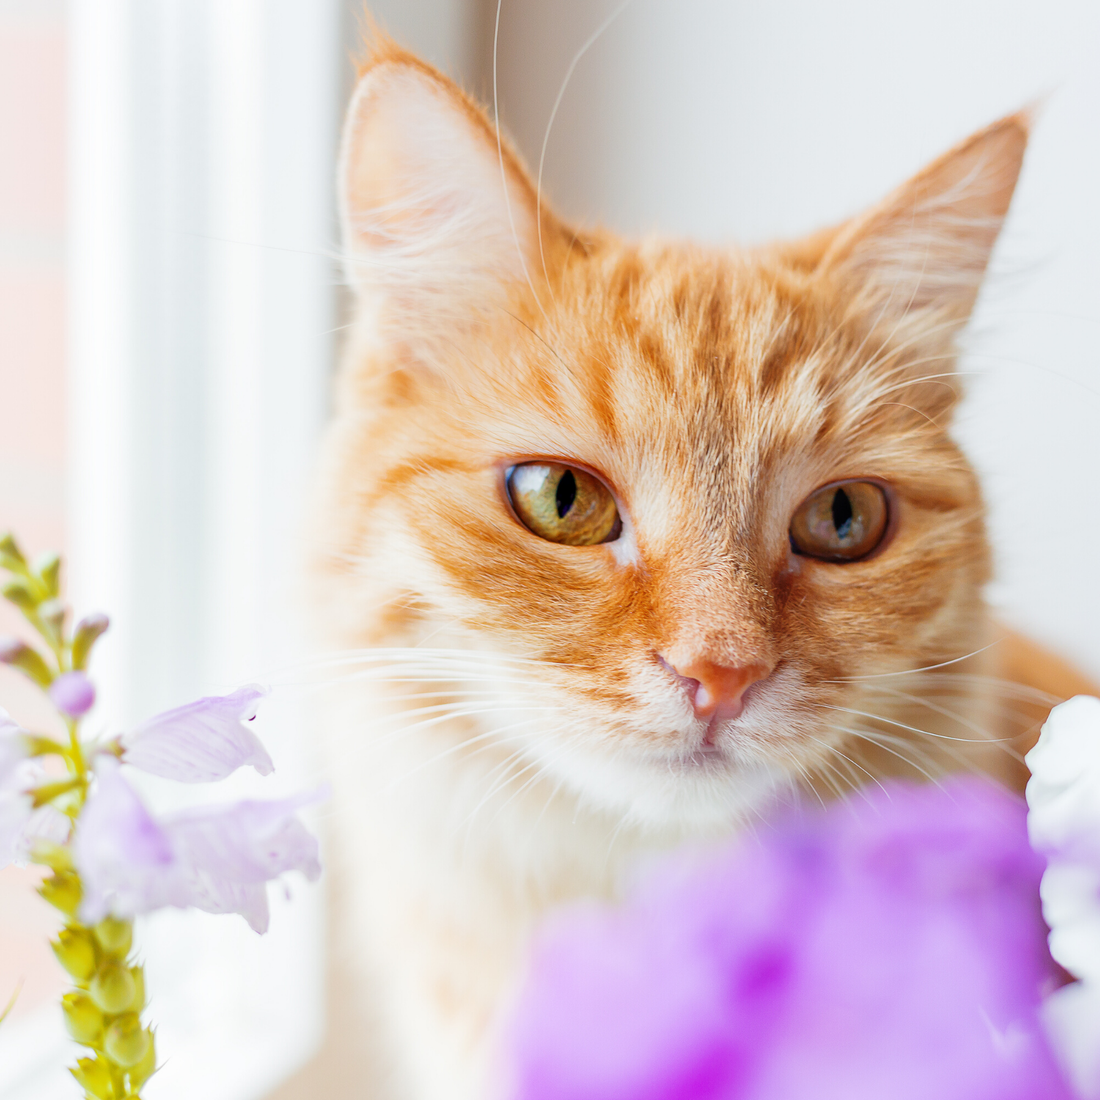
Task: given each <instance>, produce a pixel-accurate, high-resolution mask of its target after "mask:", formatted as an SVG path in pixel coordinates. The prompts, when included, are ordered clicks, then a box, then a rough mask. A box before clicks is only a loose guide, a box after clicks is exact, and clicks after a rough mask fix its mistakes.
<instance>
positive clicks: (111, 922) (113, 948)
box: [94, 917, 134, 957]
mask: <svg viewBox="0 0 1100 1100" xmlns="http://www.w3.org/2000/svg"><path fill="white" fill-rule="evenodd" d="M133 931H134V926H133V925H132V924H131V923H130V921H128V920H119V919H118V918H117V917H104V918H103V920H101V921H100V922H99V924H97V925H96V926H95V929H94V932H95V938H96V940H97V941H98V943H99V946H100V947H102V948H103V950H104V951H106V952H107V953H108V954H110V955H119V956H121V957H125V956H126V955H127V953H128V952H129V950H130V944H131V942H132V941H133V938H134V937H133Z"/></svg>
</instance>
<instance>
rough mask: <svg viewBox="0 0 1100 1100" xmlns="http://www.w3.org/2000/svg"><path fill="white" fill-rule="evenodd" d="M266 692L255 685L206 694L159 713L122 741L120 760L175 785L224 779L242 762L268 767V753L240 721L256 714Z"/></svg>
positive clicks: (267, 769)
mask: <svg viewBox="0 0 1100 1100" xmlns="http://www.w3.org/2000/svg"><path fill="white" fill-rule="evenodd" d="M266 694H267V692H266V691H265V690H264V689H263V688H260V687H256V686H255V685H249V686H248V687H242V688H238V689H237V690H236V691H235V692H233V693H232V694H231V695H212V696H208V697H207V698H204V699H197V700H195V702H193V703H188V704H187V705H186V706H182V707H177V708H176V709H175V710H168V711H165V712H164V713H163V714H158V715H156V716H155V717H153V718H150V719H149V720H148V721H146V722H143V723H142V724H141V725H140V726H138V727H137V729H135V730H133V731H132V732H131V733H129V734H128V735H127V736H126V737H125V738H124V739H123V745H124V747H125V752H124V754H123V759H124V760H125V761H126V763H127V764H133V765H134V767H135V768H140V769H141V770H142V771H144V772H150V773H151V774H153V775H160V776H163V777H164V778H166V779H176V780H178V781H179V782H181V783H209V782H212V781H213V780H216V779H224V778H225V777H226V776H227V775H231V774H232V773H233V772H235V771H236V770H237V769H238V768H240V767H243V766H244V765H245V764H251V765H252V767H254V768H255V769H256V771H258V772H259V773H260V775H268V774H270V773H271V772H272V771H273V770H274V765H273V764H272V763H271V757H270V756H268V754H267V750H266V749H265V748H264V747H263V745H262V744H261V743H260V739H259V738H258V737H257V736H256V735H255V733H253V732H252V730H250V729H249V728H248V727H247V726H246V725H244V723H245V722H250V721H252V719H253V718H255V717H256V709H257V706H258V704H259V701H260V700H261V699H262V698H263V697H264V696H265V695H266Z"/></svg>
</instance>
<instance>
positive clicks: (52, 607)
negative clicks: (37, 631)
mask: <svg viewBox="0 0 1100 1100" xmlns="http://www.w3.org/2000/svg"><path fill="white" fill-rule="evenodd" d="M68 611H69V609H68V608H67V607H66V606H65V604H63V603H62V602H61V600H45V601H43V602H42V603H40V604H39V605H38V619H39V621H40V622H41V624H42V631H43V633H44V634H46V635H48V636H49V638H50V640H51V641H52V642H53V643H54V644H55V645H60V644H61V639H62V636H63V634H64V630H65V616H66V615H67V614H68Z"/></svg>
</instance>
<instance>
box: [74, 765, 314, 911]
mask: <svg viewBox="0 0 1100 1100" xmlns="http://www.w3.org/2000/svg"><path fill="white" fill-rule="evenodd" d="M322 797H323V793H322V792H316V793H314V794H310V795H299V796H297V797H295V798H287V799H282V800H278V801H272V802H239V803H236V804H231V805H222V806H203V807H200V808H197V809H191V810H186V811H183V812H180V813H177V814H174V815H172V816H170V817H167V818H165V819H163V820H161V821H157V820H156V819H154V818H153V817H152V815H151V814H150V813H149V812H148V811H147V810H146V809H145V807H144V806H143V805H142V803H141V800H140V799H139V798H138V796H137V795H136V794H135V793H134V791H133V789H132V788H131V787H130V785H129V784H128V783H127V782H126V780H125V779H124V778H123V776H122V771H121V768H120V766H119V763H118V761H117V760H115V759H114V758H113V757H111V756H108V755H104V756H101V757H100V758H99V759H98V760H97V761H96V786H95V789H94V791H93V792H92V794H91V795H90V797H89V798H88V802H87V804H86V805H85V807H84V811H83V813H82V814H81V815H80V820H79V823H78V826H77V832H76V840H75V843H74V854H75V859H76V865H77V869H78V870H79V872H80V875H81V879H82V881H83V884H84V901H83V903H82V906H81V917H82V919H84V920H85V921H87V922H89V923H91V922H94V921H97V920H99V919H101V918H102V917H103V916H105V915H106V914H107V913H112V914H114V915H115V916H119V917H132V916H135V915H137V914H138V913H147V912H150V911H151V910H153V909H159V908H162V907H163V906H166V905H171V906H175V907H176V908H180V909H183V908H187V907H188V906H194V907H196V908H198V909H203V910H205V911H206V912H208V913H240V914H241V915H242V916H243V917H244V918H245V920H247V921H248V923H249V925H251V927H252V928H253V929H254V930H255V931H257V932H265V931H266V930H267V926H268V917H269V914H268V906H267V891H266V884H267V883H268V882H269V881H271V880H272V879H275V878H278V876H279V875H281V874H283V873H284V872H286V871H292V870H298V871H301V872H302V873H303V874H305V876H306V877H307V878H308V879H309V880H310V881H314V880H315V879H316V878H317V877H318V875H319V874H320V873H321V867H320V863H319V862H318V858H317V841H316V839H315V838H314V837H312V836H311V835H310V834H309V833H308V832H307V831H306V828H305V826H304V825H303V824H302V823H301V821H300V820H299V819H298V818H297V817H296V816H295V811H297V810H299V809H301V808H302V807H303V806H306V805H309V804H311V803H313V802H316V801H319V800H320V799H321V798H322Z"/></svg>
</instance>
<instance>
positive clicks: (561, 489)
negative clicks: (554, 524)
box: [555, 470, 577, 519]
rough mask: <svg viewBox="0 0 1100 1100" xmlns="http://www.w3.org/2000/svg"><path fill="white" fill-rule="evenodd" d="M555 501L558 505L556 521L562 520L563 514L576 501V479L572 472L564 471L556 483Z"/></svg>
mask: <svg viewBox="0 0 1100 1100" xmlns="http://www.w3.org/2000/svg"><path fill="white" fill-rule="evenodd" d="M555 499H556V501H557V505H558V519H564V518H565V513H566V512H568V511H569V509H570V508H572V507H573V501H575V500H576V499H577V479H576V478H575V477H574V476H573V471H572V470H566V471H565V473H564V474H562V475H561V480H560V481H559V482H558V489H557V493H556V494H555Z"/></svg>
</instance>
